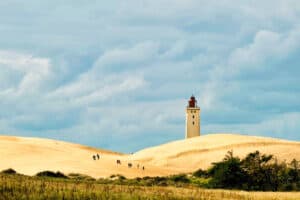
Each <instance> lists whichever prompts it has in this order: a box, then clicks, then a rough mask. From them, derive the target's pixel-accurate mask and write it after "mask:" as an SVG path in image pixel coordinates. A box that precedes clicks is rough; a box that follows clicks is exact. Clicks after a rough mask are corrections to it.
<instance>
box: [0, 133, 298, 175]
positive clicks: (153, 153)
mask: <svg viewBox="0 0 300 200" xmlns="http://www.w3.org/2000/svg"><path fill="white" fill-rule="evenodd" d="M229 150H233V152H234V155H236V156H240V157H244V156H245V155H246V154H248V153H250V152H253V151H255V150H259V151H261V152H262V153H266V154H273V155H274V156H276V157H277V158H278V160H279V161H284V160H285V161H287V162H290V161H291V160H292V159H294V158H295V159H297V160H300V142H296V141H288V140H282V139H275V138H267V137H258V136H248V135H239V134H224V133H220V134H208V135H203V136H200V137H195V138H190V139H186V140H177V141H172V142H169V143H166V144H162V145H158V146H155V147H150V148H146V149H143V150H140V151H138V152H136V153H134V154H123V153H118V152H113V151H108V150H105V149H97V148H93V147H88V146H83V145H80V144H74V143H68V142H62V141H57V140H51V139H42V138H27V137H15V136H0V170H3V169H7V168H14V169H15V170H17V171H18V172H20V173H23V174H27V175H34V174H36V173H37V172H40V171H43V170H52V171H62V172H64V173H82V174H87V175H90V176H93V177H96V178H99V177H108V176H110V175H112V174H122V175H124V176H127V177H143V176H164V175H169V174H176V173H187V172H193V171H195V170H197V169H199V168H203V169H206V168H208V167H209V166H210V165H211V163H212V162H217V161H220V160H222V159H223V157H224V155H225V154H226V152H227V151H229ZM95 154H99V155H100V159H99V160H93V158H92V156H93V155H95ZM117 160H120V161H121V164H117V163H116V161H117ZM128 163H131V164H132V165H133V166H132V167H131V168H129V167H128ZM142 166H144V167H145V170H142Z"/></svg>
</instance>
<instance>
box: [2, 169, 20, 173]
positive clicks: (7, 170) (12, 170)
mask: <svg viewBox="0 0 300 200" xmlns="http://www.w3.org/2000/svg"><path fill="white" fill-rule="evenodd" d="M1 173H3V174H16V173H17V172H16V170H14V169H12V168H9V169H5V170H3V171H1Z"/></svg>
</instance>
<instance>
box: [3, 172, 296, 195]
mask: <svg viewBox="0 0 300 200" xmlns="http://www.w3.org/2000/svg"><path fill="white" fill-rule="evenodd" d="M0 199H1V200H2V199H3V200H12V199H18V200H21V199H33V200H35V199H78V200H79V199H80V200H81V199H128V200H129V199H200V200H201V199H203V200H204V199H205V200H207V199H208V200H209V199H211V200H212V199H217V200H218V199H220V200H221V199H223V200H226V199H228V200H229V199H232V200H234V199H238V200H252V199H253V200H293V199H294V200H298V199H300V192H284V193H283V192H276V193H274V192H244V191H230V190H210V189H201V188H197V187H190V188H176V187H158V186H153V187H143V186H128V185H110V184H99V183H97V182H96V181H82V180H81V181H78V180H77V181H76V180H72V179H58V178H45V177H28V176H23V175H8V174H0Z"/></svg>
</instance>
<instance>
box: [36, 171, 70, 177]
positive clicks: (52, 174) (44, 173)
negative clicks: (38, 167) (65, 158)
mask: <svg viewBox="0 0 300 200" xmlns="http://www.w3.org/2000/svg"><path fill="white" fill-rule="evenodd" d="M36 176H39V177H52V178H68V177H67V176H66V175H64V174H63V173H61V172H59V171H57V172H52V171H42V172H39V173H37V174H36Z"/></svg>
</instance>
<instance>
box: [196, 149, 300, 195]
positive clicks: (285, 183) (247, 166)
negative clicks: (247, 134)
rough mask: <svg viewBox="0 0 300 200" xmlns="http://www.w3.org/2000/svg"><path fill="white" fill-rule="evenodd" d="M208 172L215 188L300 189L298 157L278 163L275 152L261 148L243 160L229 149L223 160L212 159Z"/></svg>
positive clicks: (210, 184)
mask: <svg viewBox="0 0 300 200" xmlns="http://www.w3.org/2000/svg"><path fill="white" fill-rule="evenodd" d="M198 173H200V172H198ZM194 174H195V173H194ZM200 174H201V173H200ZM206 174H207V175H208V176H209V177H211V180H210V182H209V186H210V187H212V188H226V189H242V190H259V191H291V190H295V191H300V165H299V162H298V161H296V160H295V159H294V160H293V161H292V162H291V163H289V164H287V163H285V162H282V163H279V162H278V161H277V160H276V158H273V156H272V155H265V154H261V153H260V152H259V151H256V152H253V153H250V154H248V155H247V156H246V157H245V158H244V159H242V160H241V159H240V158H238V157H234V156H233V152H232V151H230V152H228V153H227V155H226V156H225V158H224V159H223V161H221V162H218V163H213V166H212V168H210V169H209V170H208V171H207V172H205V173H204V175H205V177H207V175H206Z"/></svg>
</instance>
